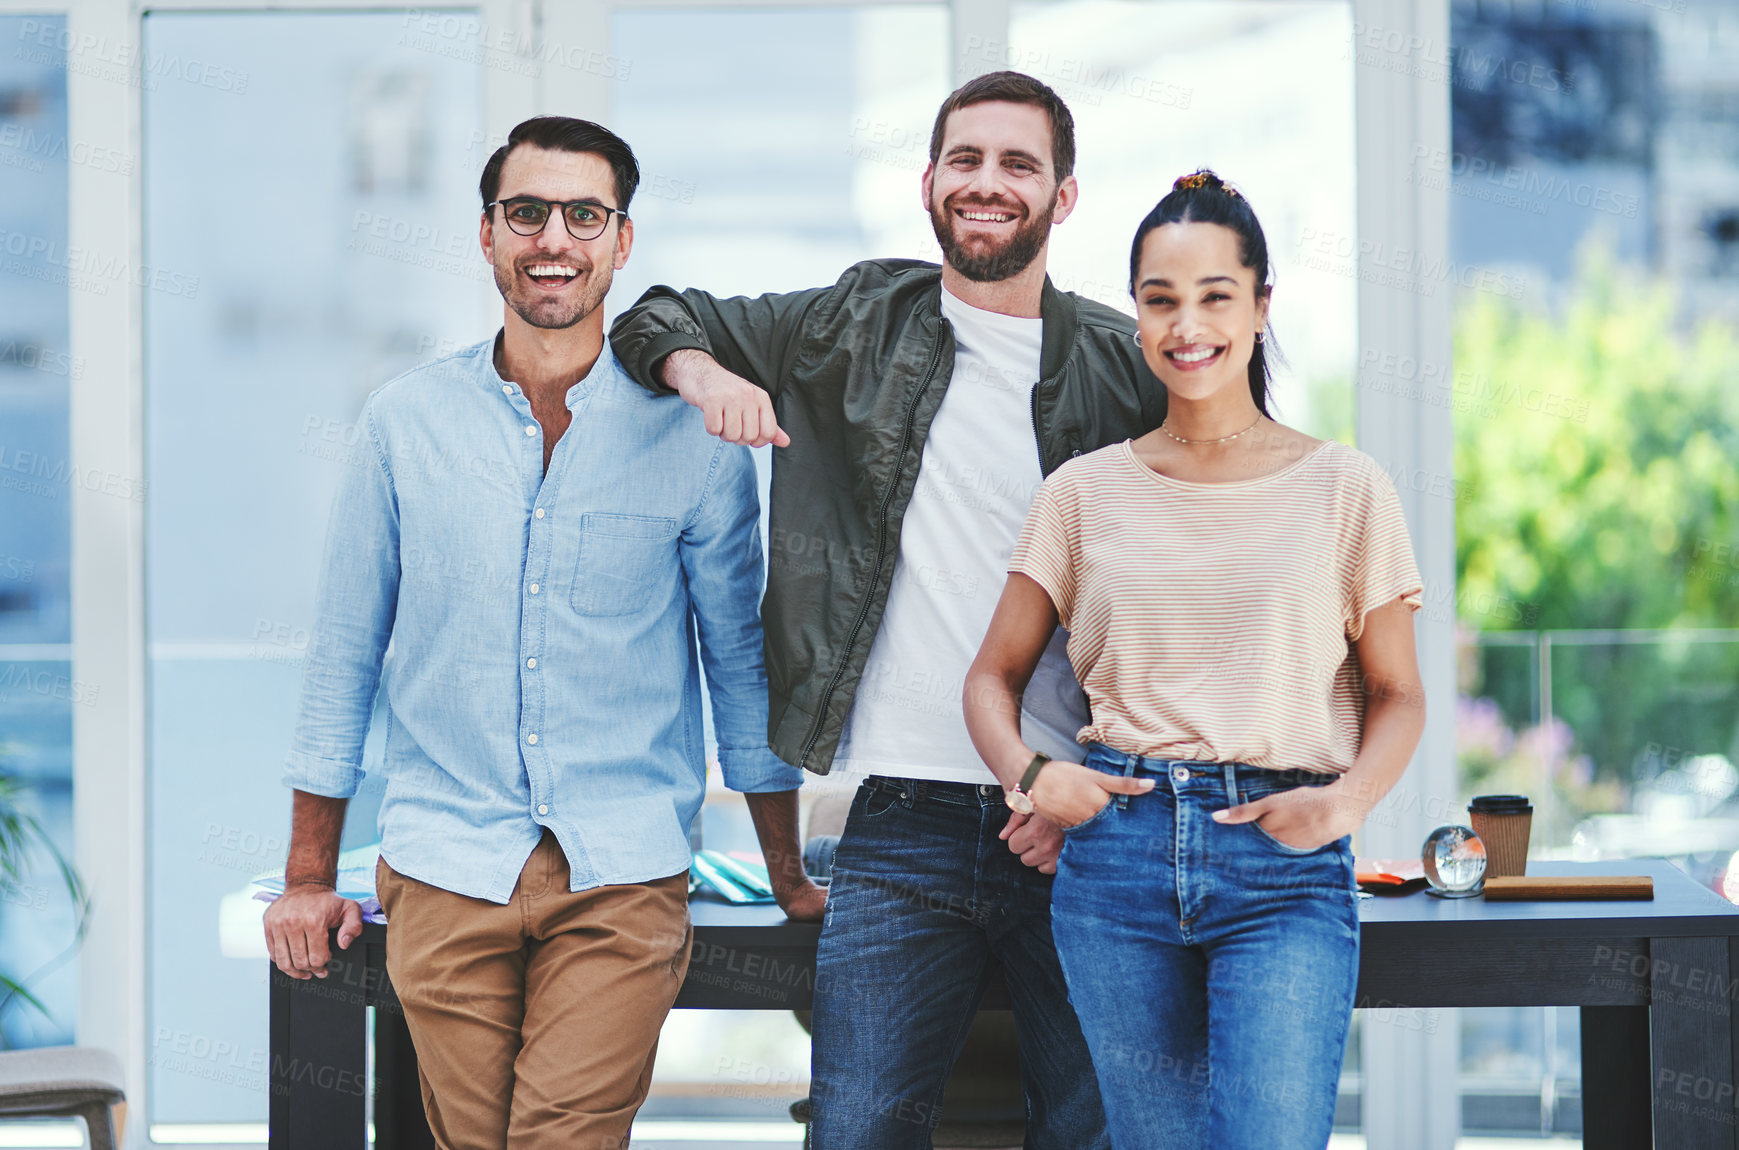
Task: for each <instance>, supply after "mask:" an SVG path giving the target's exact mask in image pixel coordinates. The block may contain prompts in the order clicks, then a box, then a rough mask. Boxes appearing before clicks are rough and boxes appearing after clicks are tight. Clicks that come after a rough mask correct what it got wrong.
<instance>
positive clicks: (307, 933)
mask: <svg viewBox="0 0 1739 1150" xmlns="http://www.w3.org/2000/svg"><path fill="white" fill-rule="evenodd" d="M333 927H337V928H338V947H339V949H340V950H348V949H350V944H351V943H353V942H355V941H356V938H357V936H358V935H360V934H361V933H362V907H360V906H358V905H357V903H356V900H355V899H350V898H339V897H338V895H337V894H336V893H335V892H334V891H333V890H332V888H331V887H325V886H314V885H302V886H292V887H288V888H286V889H285V891H284V893H283V894H281V895H279V896H278V898H277V900H276V901H275V902H273V903H272V904H271V905H270V906H268V907H267V908H266V947H267V949H269V950H270V951H271V952H272V961H273V962H275V963H276V964H277V966H278V969H279V970H281V971H283V972H284V973H285V974H287V975H289V976H290V977H291V978H300V979H307V978H325V977H326V964H327V962H329V961H331V958H332V949H331V947H329V946H328V945H327V943H326V936H327V935H328V934H329V933H330V932H331V930H332V928H333Z"/></svg>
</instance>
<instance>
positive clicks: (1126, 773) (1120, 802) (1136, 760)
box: [1117, 755, 1141, 811]
mask: <svg viewBox="0 0 1739 1150" xmlns="http://www.w3.org/2000/svg"><path fill="white" fill-rule="evenodd" d="M1140 763H1141V756H1140V755H1126V756H1124V759H1123V777H1124V778H1126V779H1127V778H1131V777H1133V776H1134V774H1135V768H1136V767H1137V766H1139V765H1140ZM1117 809H1118V810H1120V811H1126V810H1128V809H1129V796H1128V795H1118V796H1117Z"/></svg>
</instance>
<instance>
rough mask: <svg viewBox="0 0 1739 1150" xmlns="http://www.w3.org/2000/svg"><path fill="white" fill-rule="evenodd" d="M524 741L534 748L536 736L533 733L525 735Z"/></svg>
mask: <svg viewBox="0 0 1739 1150" xmlns="http://www.w3.org/2000/svg"><path fill="white" fill-rule="evenodd" d="M525 741H526V742H528V743H530V744H532V745H533V746H536V745H537V735H536V734H535V733H533V734H530V735H527V736H525Z"/></svg>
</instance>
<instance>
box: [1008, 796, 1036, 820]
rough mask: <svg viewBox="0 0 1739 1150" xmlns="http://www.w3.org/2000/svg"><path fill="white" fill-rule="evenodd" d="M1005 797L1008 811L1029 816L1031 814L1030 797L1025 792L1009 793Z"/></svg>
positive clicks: (1031, 801)
mask: <svg viewBox="0 0 1739 1150" xmlns="http://www.w3.org/2000/svg"><path fill="white" fill-rule="evenodd" d="M1005 797H1006V798H1007V800H1008V809H1009V810H1011V811H1013V812H1014V813H1015V814H1017V815H1030V814H1032V813H1033V799H1032V796H1031V795H1029V794H1027V793H1026V792H1025V791H1010V792H1008V794H1007V795H1006V796H1005Z"/></svg>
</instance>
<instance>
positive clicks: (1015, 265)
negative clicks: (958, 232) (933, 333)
mask: <svg viewBox="0 0 1739 1150" xmlns="http://www.w3.org/2000/svg"><path fill="white" fill-rule="evenodd" d="M963 196H964V193H961V192H956V193H955V194H954V197H952V198H953V199H956V200H962V197H963ZM955 208H960V209H962V210H965V211H970V210H972V209H973V208H986V209H990V210H994V211H1009V210H1014V211H1017V212H1018V211H1020V210H1022V209H1021V207H1020V205H1019V204H1013V205H1010V204H1004V203H991V204H986V203H981V202H979V201H971V202H965V201H964V200H962V202H957V203H949V202H946V201H944V202H943V203H942V205H941V206H940V207H938V206H937V205H936V203H935V199H934V193H932V199H931V203H930V227H931V228H933V229H934V230H935V232H936V242H937V243H938V244H940V245H942V258H943V259H944V260H946V261H947V262H948V266H949V267H951V268H953V269H954V270H955V271H957V272H959V273H960V274H961V275H963V276H965V277H966V278H967V279H969V280H972V281H973V282H974V283H994V282H996V281H998V280H1006V279H1012V278H1013V277H1014V276H1016V275H1019V274H1020V273H1021V272H1023V271H1025V270H1026V269H1027V267H1028V265H1030V264H1031V263H1032V262H1033V260H1035V259H1037V258H1038V254H1039V251H1040V250H1041V249H1042V248H1043V247H1044V246H1045V240H1046V238H1047V237H1048V236H1049V234H1050V230H1051V215H1052V213H1054V212H1055V211H1056V208H1057V197H1056V195H1055V193H1053V194H1052V195H1051V201H1050V203H1048V204H1046V205H1045V210H1044V211H1042V212H1040V213H1039V214H1038V215H1036V216H1033V217H1032V218H1031V219H1029V220H1027V221H1026V222H1025V223H1024V224H1019V225H1017V226H1016V227H1015V232H1014V235H1012V236H1010V237H1008V239H1006V240H1004V241H1003V243H1002V244H1001V246H999V247H991V248H985V247H983V246H982V245H981V246H980V247H979V249H978V250H976V251H972V252H968V251H967V250H966V247H965V245H964V244H962V243H961V242H960V241H959V240H958V239H957V238H956V237H955V235H954V209H955Z"/></svg>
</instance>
